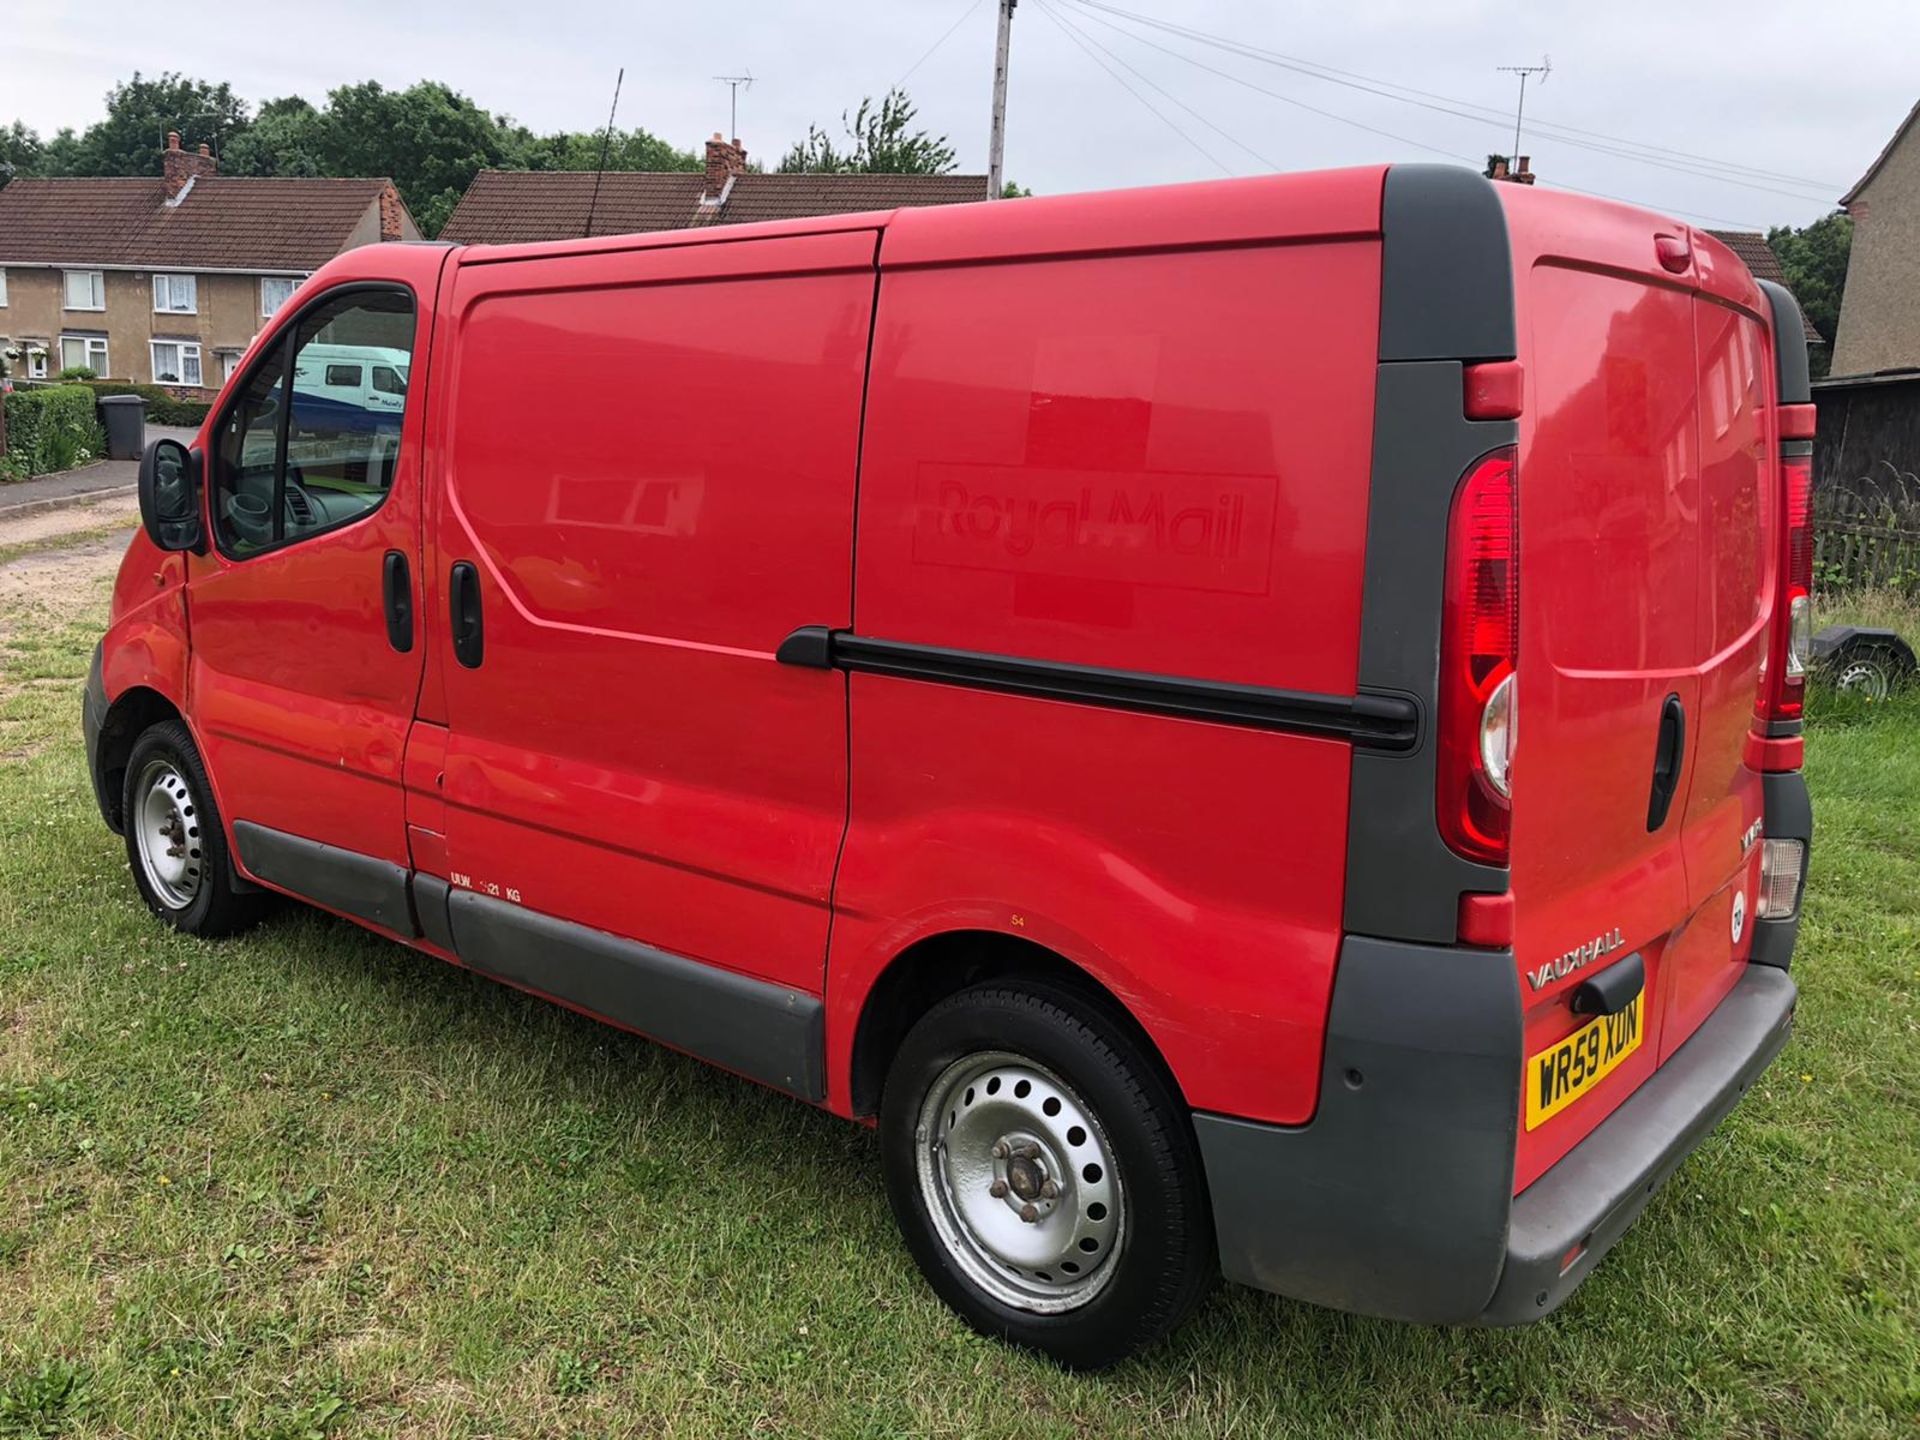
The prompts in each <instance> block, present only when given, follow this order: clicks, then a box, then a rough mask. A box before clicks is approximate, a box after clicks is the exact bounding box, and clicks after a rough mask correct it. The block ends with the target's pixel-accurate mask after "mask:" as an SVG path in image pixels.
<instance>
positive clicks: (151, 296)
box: [0, 133, 420, 395]
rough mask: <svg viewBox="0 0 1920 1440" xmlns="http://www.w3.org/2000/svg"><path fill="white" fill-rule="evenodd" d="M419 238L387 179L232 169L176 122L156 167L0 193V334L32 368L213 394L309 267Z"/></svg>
mask: <svg viewBox="0 0 1920 1440" xmlns="http://www.w3.org/2000/svg"><path fill="white" fill-rule="evenodd" d="M419 238H420V232H419V230H418V229H417V228H416V227H415V226H414V223H413V217H412V216H410V215H409V214H408V213H407V209H406V206H405V205H404V204H403V203H402V202H401V200H400V195H399V192H398V191H397V190H395V189H394V186H393V182H392V181H391V180H383V179H368V180H319V179H311V180H310V179H237V178H233V177H223V176H221V175H220V174H219V173H218V166H217V165H216V163H215V160H214V157H213V156H212V155H211V154H209V153H208V151H207V147H206V146H204V145H202V146H201V147H200V148H199V150H198V151H197V152H195V151H188V150H183V149H181V148H180V137H179V135H178V134H177V133H176V134H170V135H168V136H167V148H166V151H165V153H164V155H163V157H162V166H161V173H160V174H159V175H157V176H153V177H150V178H149V177H144V176H123V175H116V176H104V177H97V178H96V177H87V178H72V179H66V178H62V179H21V180H15V181H14V182H13V183H12V184H11V185H8V186H7V187H6V188H5V189H4V190H0V345H3V346H4V348H8V349H12V350H16V351H18V352H20V354H21V356H22V359H21V360H20V361H19V362H18V363H17V365H16V367H15V368H16V373H18V374H20V375H22V376H24V377H25V378H27V379H30V380H41V379H46V378H49V376H51V375H54V374H57V373H58V372H60V371H61V370H63V369H67V368H69V367H71V366H76V365H84V366H87V367H88V368H90V369H92V370H93V371H94V372H95V373H96V374H98V375H101V376H103V377H108V376H110V377H112V378H114V379H121V380H138V381H148V382H152V383H154V384H159V385H165V386H167V387H168V388H169V389H174V390H178V391H180V392H182V393H183V394H188V395H192V394H197V393H202V392H204V393H205V394H207V395H211V394H212V393H213V391H214V390H216V389H217V388H218V387H219V385H220V383H221V381H223V380H224V379H225V378H226V377H227V375H228V374H230V373H231V372H232V370H233V368H234V366H235V365H236V364H238V363H239V359H240V355H241V352H242V351H244V350H245V349H246V347H247V343H248V341H250V340H251V339H252V338H253V337H254V335H255V334H257V333H258V332H259V329H260V327H261V325H262V323H264V322H265V320H266V319H267V318H268V317H269V316H271V315H272V314H273V313H274V311H276V310H278V309H279V308H280V306H281V305H283V304H285V303H286V300H287V297H288V296H290V295H291V294H292V293H293V289H294V287H295V286H296V285H298V284H299V283H300V281H301V279H302V278H303V277H304V276H306V275H308V274H309V273H311V272H312V271H314V270H316V269H318V268H319V267H320V266H321V265H322V264H324V263H325V262H326V261H327V260H329V259H331V258H332V257H333V256H335V255H337V254H339V253H340V252H341V251H342V250H348V249H351V248H352V247H354V246H356V245H366V244H371V243H373V242H376V241H381V240H418V239H419Z"/></svg>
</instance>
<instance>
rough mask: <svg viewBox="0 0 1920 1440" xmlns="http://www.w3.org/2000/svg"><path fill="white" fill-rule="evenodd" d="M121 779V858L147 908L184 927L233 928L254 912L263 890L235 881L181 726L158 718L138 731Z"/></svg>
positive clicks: (217, 931) (202, 771) (203, 776)
mask: <svg viewBox="0 0 1920 1440" xmlns="http://www.w3.org/2000/svg"><path fill="white" fill-rule="evenodd" d="M122 783H123V784H124V785H125V787H126V788H125V790H124V791H123V792H122V796H121V811H120V813H121V815H122V816H124V817H125V819H124V823H123V826H122V828H123V829H124V830H125V831H126V841H127V864H128V866H129V867H131V869H132V870H133V883H134V884H135V885H136V886H138V887H139V890H140V898H141V899H143V900H145V901H146V902H147V908H148V909H149V910H151V911H153V913H154V914H155V915H157V916H159V917H160V918H161V919H162V920H164V921H165V922H166V923H167V924H169V925H171V926H173V928H174V929H176V930H182V931H185V932H186V933H187V934H189V935H206V936H216V935H231V934H233V933H234V932H235V931H237V930H244V929H245V928H246V927H247V926H249V925H251V924H253V923H254V922H255V921H256V920H258V919H259V918H260V916H261V915H262V914H263V913H264V912H265V908H266V904H267V897H266V896H265V895H263V894H261V893H260V892H258V891H254V890H248V891H244V892H243V891H241V890H239V889H238V888H237V887H238V880H237V877H236V876H235V874H234V870H233V866H232V864H231V863H230V862H229V860H228V857H227V836H226V831H225V830H224V829H222V828H221V825H220V813H219V811H218V810H217V809H215V808H214V803H213V787H212V786H211V785H209V784H208V783H207V771H206V767H205V766H204V765H202V764H201V763H200V752H199V751H198V750H196V749H195V748H194V744H193V737H192V736H190V735H189V734H187V728H186V726H184V725H182V724H181V723H180V722H179V721H177V720H163V721H161V722H160V723H159V724H157V725H153V726H150V727H149V728H148V729H147V730H145V731H144V732H142V734H141V736H140V738H139V739H138V740H136V741H134V742H133V752H132V754H131V755H129V756H128V758H127V773H126V778H125V780H124V781H123V782H122Z"/></svg>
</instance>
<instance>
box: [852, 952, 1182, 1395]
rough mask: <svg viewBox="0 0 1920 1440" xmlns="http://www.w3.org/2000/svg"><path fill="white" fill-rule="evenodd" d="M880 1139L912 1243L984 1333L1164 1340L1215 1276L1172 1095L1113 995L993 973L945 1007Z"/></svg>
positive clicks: (1137, 1344)
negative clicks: (1085, 994) (1122, 1020)
mask: <svg viewBox="0 0 1920 1440" xmlns="http://www.w3.org/2000/svg"><path fill="white" fill-rule="evenodd" d="M880 1133H881V1146H882V1155H883V1160H884V1163H885V1166H886V1172H887V1192H888V1195H889V1198H890V1199H891V1200H892V1202H893V1210H894V1215H895V1217H896V1218H897V1219H898V1220H899V1223H900V1229H901V1232H902V1234H903V1235H904V1236H905V1238H906V1242H907V1247H908V1249H909V1250H910V1251H912V1253H913V1256H914V1259H915V1260H916V1261H917V1262H918V1263H919V1266H920V1269H921V1271H922V1272H923V1273H924V1274H925V1275H926V1277H927V1280H928V1282H929V1283H930V1284H932V1286H933V1288H934V1290H935V1291H937V1292H938V1293H939V1295H940V1296H941V1298H942V1299H944V1300H945V1301H946V1302H947V1303H948V1304H949V1305H951V1306H952V1307H953V1308H954V1309H955V1310H957V1311H958V1312H959V1313H960V1314H961V1315H962V1316H964V1317H965V1318H966V1319H967V1321H968V1322H969V1323H971V1324H972V1325H973V1326H974V1328H975V1329H977V1330H980V1331H981V1332H982V1333H984V1334H987V1335H992V1336H995V1337H997V1338H1000V1339H1005V1340H1010V1341H1013V1342H1014V1343H1016V1344H1020V1345H1026V1346H1029V1347H1031V1348H1033V1349H1035V1350H1039V1351H1041V1352H1043V1353H1045V1354H1047V1355H1050V1356H1052V1357H1053V1358H1054V1359H1055V1360H1058V1361H1059V1362H1061V1363H1062V1364H1065V1365H1069V1366H1073V1367H1075V1368H1078V1369H1095V1368H1099V1367H1101V1366H1105V1365H1111V1364H1113V1363H1115V1362H1116V1361H1119V1360H1122V1359H1124V1358H1126V1357H1127V1356H1128V1355H1131V1354H1133V1353H1134V1352H1135V1351H1136V1350H1139V1349H1140V1348H1142V1347H1143V1346H1145V1345H1148V1344H1150V1343H1152V1342H1153V1341H1155V1340H1157V1339H1159V1338H1160V1337H1161V1336H1163V1335H1165V1334H1166V1333H1167V1332H1168V1331H1169V1330H1171V1329H1173V1327H1174V1326H1175V1325H1177V1324H1179V1322H1180V1321H1181V1320H1182V1319H1183V1318H1184V1317H1185V1316H1186V1314H1187V1312H1188V1311H1189V1310H1191V1309H1192V1308H1193V1306H1194V1304H1195V1303H1196V1302H1197V1301H1198V1300H1199V1299H1200V1297H1201V1296H1202V1295H1203V1294H1204V1293H1205V1291H1206V1288H1207V1285H1208V1283H1209V1282H1210V1281H1211V1279H1212V1277H1213V1274H1214V1270H1215V1263H1216V1262H1215V1258H1214V1250H1213V1229H1212V1223H1211V1217H1210V1215H1209V1212H1208V1207H1207V1199H1206V1193H1205V1187H1204V1184H1203V1183H1202V1180H1201V1173H1200V1163H1199V1156H1198V1153H1197V1150H1196V1147H1195V1145H1194V1141H1193V1136H1192V1131H1191V1127H1190V1126H1189V1124H1188V1121H1187V1118H1186V1115H1185V1113H1184V1111H1183V1109H1182V1107H1181V1105H1180V1103H1179V1100H1178V1098H1177V1097H1176V1096H1175V1095H1174V1094H1173V1093H1172V1089H1171V1087H1170V1086H1169V1085H1168V1084H1167V1082H1166V1081H1165V1080H1164V1079H1163V1078H1162V1077H1161V1074H1160V1072H1159V1070H1158V1068H1157V1067H1156V1066H1155V1065H1154V1064H1153V1063H1152V1061H1151V1060H1150V1059H1149V1058H1148V1056H1146V1055H1145V1054H1143V1053H1142V1051H1141V1048H1140V1047H1139V1045H1138V1044H1137V1043H1136V1042H1135V1041H1134V1040H1133V1038H1132V1037H1131V1036H1130V1035H1129V1034H1128V1033H1127V1032H1126V1030H1125V1029H1124V1028H1123V1027H1122V1026H1121V1025H1119V1024H1116V1023H1114V1019H1113V1017H1111V1016H1108V1015H1105V1014H1104V1013H1103V1007H1099V1006H1096V1005H1093V1004H1090V1003H1088V1002H1086V1001H1084V1000H1082V999H1081V998H1080V997H1078V996H1075V995H1072V994H1070V993H1068V992H1066V991H1064V990H1057V989H1055V988H1053V987H1051V986H1045V985H1042V984H1040V983H1037V982H1036V983H1033V984H1030V985H1021V984H1014V983H1003V982H996V983H993V984H989V985H982V986H978V987H976V988H974V989H970V990H964V991H961V992H960V993H959V994H957V995H953V996H951V997H949V998H948V999H946V1000H944V1001H942V1002H941V1003H940V1004H938V1005H936V1006H935V1007H934V1008H933V1009H932V1010H930V1011H928V1012H927V1014H926V1015H925V1016H924V1017H923V1018H922V1019H921V1020H920V1022H919V1023H918V1024H917V1025H915V1026H914V1028H913V1029H912V1031H910V1032H909V1033H908V1035H907V1037H906V1039H905V1041H904V1042H903V1043H902V1044H901V1047H900V1052H899V1054H898V1055H897V1056H896V1057H895V1060H894V1063H893V1066H892V1068H891V1069H890V1070H889V1072H888V1075H887V1082H886V1090H885V1094H884V1096H883V1098H882V1102H881V1111H880Z"/></svg>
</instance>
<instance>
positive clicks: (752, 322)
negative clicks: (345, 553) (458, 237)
mask: <svg viewBox="0 0 1920 1440" xmlns="http://www.w3.org/2000/svg"><path fill="white" fill-rule="evenodd" d="M873 253H874V237H873V234H872V232H871V231H841V232H838V233H829V234H819V235H805V236H791V237H781V238H777V239H768V240H749V241H729V242H727V243H712V242H709V243H697V244H670V245H659V244H652V245H644V246H641V245H637V246H635V247H634V248H632V249H629V250H625V251H617V252H614V253H601V254H597V255H592V256H560V257H546V258H541V259H537V260H519V261H505V262H493V263H487V262H484V261H482V262H480V263H474V262H468V263H466V264H464V265H463V266H462V268H461V269H460V271H459V275H458V279H457V281H456V282H455V291H454V299H453V304H452V307H451V308H452V316H451V324H452V326H453V327H454V333H453V338H452V343H451V344H450V345H449V346H448V349H447V352H446V353H447V355H448V357H449V361H450V373H449V376H448V379H447V383H448V385H449V387H450V389H449V395H448V405H447V410H446V417H445V419H446V434H447V436H448V449H447V452H446V457H445V458H446V464H445V467H444V471H445V476H446V481H445V493H444V496H443V498H442V500H441V503H440V505H439V507H438V511H437V514H436V516H435V517H434V519H433V521H432V524H433V526H434V545H433V550H434V554H435V556H436V558H435V565H436V570H437V573H436V574H435V575H434V576H433V577H432V582H431V583H432V584H434V585H435V586H436V587H438V590H437V596H438V598H439V600H440V601H441V602H442V604H443V605H446V606H448V607H450V610H451V613H450V614H448V615H447V617H446V620H445V622H444V626H445V630H446V634H445V636H444V637H436V643H446V642H450V644H451V652H450V653H449V655H448V657H447V661H446V664H445V666H444V676H445V716H446V723H447V726H448V736H447V752H446V761H445V785H444V793H445V801H446V821H445V823H446V842H447V868H448V871H449V875H448V877H447V878H448V879H449V880H450V881H451V883H452V885H453V887H454V892H455V894H454V910H453V915H454V924H453V934H454V938H455V940H456V941H458V942H459V945H460V949H461V953H462V955H463V957H467V958H470V959H471V958H472V957H471V955H470V954H469V950H470V944H471V942H472V941H473V939H474V935H475V933H476V932H475V930H474V928H473V927H475V926H479V925H496V926H498V927H501V928H503V929H506V930H512V931H513V932H514V933H515V935H516V936H518V937H519V938H518V939H517V940H516V941H515V942H514V943H515V944H516V945H517V946H518V950H517V952H516V953H517V954H518V956H519V958H518V959H516V960H515V961H514V966H515V969H514V970H513V973H511V974H510V975H509V977H508V978H511V979H514V980H516V981H517V982H518V983H523V984H526V985H527V986H529V987H530V988H533V989H537V990H541V991H544V992H545V993H548V994H551V995H554V996H556V997H558V998H561V999H564V1000H571V1001H574V1002H575V1003H579V1004H581V1005H583V1006H585V1007H586V1008H588V1009H591V1010H595V1011H596V1012H598V1013H601V1014H604V1015H607V1016H608V1017H609V1018H611V1019H614V1020H616V1021H620V1022H622V1023H626V1024H630V1025H632V1026H634V1028H637V1029H641V1030H645V1031H648V1032H649V1033H654V1034H656V1035H658V1036H659V1037H660V1038H662V1039H665V1040H668V1041H669V1042H671V1043H681V1044H684V1045H686V1047H687V1048H694V1049H700V1048H702V1045H701V1044H699V1043H695V1042H694V1041H693V1040H692V1039H690V1038H688V1037H687V1036H685V1035H682V1034H680V1033H679V1032H674V1031H672V1030H671V1029H664V1030H663V1029H661V1028H659V1027H657V1026H656V1025H655V1024H654V1023H653V1020H652V1019H651V1017H650V1013H649V1012H648V1008H647V1002H646V1001H645V999H644V997H643V998H642V999H640V1000H638V1001H636V1002H635V1008H633V1009H631V1010H629V1009H627V1008H623V1007H624V1005H625V1002H624V1001H623V1000H622V999H621V997H620V996H618V995H612V994H609V993H608V992H606V991H605V990H595V989H594V984H595V982H593V981H592V979H591V976H590V975H589V974H588V972H589V971H592V970H593V969H594V966H595V963H596V962H594V961H593V960H592V959H591V957H590V956H589V957H588V958H585V959H582V958H581V957H582V955H583V954H585V952H584V951H580V950H579V946H581V945H585V946H586V947H588V949H591V948H592V947H593V946H603V948H604V944H603V940H601V939H593V938H591V937H585V938H583V937H582V936H581V934H580V933H579V930H555V929H553V928H552V927H547V926H546V922H545V921H544V920H540V921H539V923H538V924H535V923H533V922H531V921H528V920H526V919H525V918H524V917H525V916H526V915H527V914H528V913H529V912H538V916H540V917H555V918H557V919H558V920H560V921H564V922H569V923H570V924H571V925H572V926H574V927H580V928H581V929H584V930H586V931H593V932H605V934H606V935H607V936H611V937H615V939H616V940H627V941H633V942H638V944H639V946H641V947H643V948H642V949H629V950H623V949H620V948H619V947H618V946H617V945H616V946H615V947H614V948H612V949H611V950H606V951H605V953H608V954H613V955H615V956H626V957H629V958H633V957H639V959H638V960H636V963H643V964H644V965H656V964H657V965H659V966H666V967H668V969H669V970H671V967H672V966H673V965H681V964H682V962H684V961H686V960H693V961H698V962H703V963H704V964H706V965H708V966H712V967H718V968H720V969H725V970H731V971H735V972H739V973H741V974H743V975H746V976H751V977H754V978H755V979H756V980H759V981H765V982H770V983H771V985H772V986H779V987H791V988H792V989H793V990H798V991H803V992H815V993H817V992H818V991H819V990H820V988H821V983H822V969H823V965H824V961H825V954H826V942H827V922H828V904H829V898H830V891H831V885H832V878H833V867H834V860H835V857H836V855H837V853H838V850H839V845H840V840H841V835H842V832H843V830H844V828H845V823H846V800H847V706H846V682H845V677H844V676H842V675H840V674H838V673H837V672H831V671H823V670H817V669H807V668H797V667H794V666H790V665H782V664H779V663H777V662H776V660H775V658H774V656H775V652H776V650H777V649H778V648H779V646H780V643H781V641H782V640H783V639H784V638H785V637H786V636H787V635H788V634H789V632H791V631H792V630H794V629H795V628H796V627H798V626H802V625H808V624H814V625H845V624H847V623H848V622H849V620H850V618H851V586H852V556H853V505H854V474H855V464H856V460H857V455H858V441H859V421H860V405H861V395H862V389H863V386H864V383H865V367H866V357H867V330H868V326H869V323H870V320H871V317H872V313H873V293H874V271H873ZM463 890H464V891H469V892H473V893H474V894H477V895H478V896H480V897H484V903H481V904H478V905H476V904H475V902H474V901H473V899H472V897H471V896H469V897H468V899H467V900H466V901H465V902H464V903H463V902H462V900H461V897H460V894H459V892H460V891H463ZM503 907H513V908H511V909H509V908H503ZM463 916H464V917H465V919H464V920H463ZM536 918H538V917H536ZM463 924H465V925H466V926H467V929H466V930H465V932H464V933H463V930H462V925H463ZM543 927H545V928H543ZM555 935H558V936H561V937H563V940H562V941H559V942H555V943H553V944H549V943H547V941H546V940H545V939H543V938H542V937H550V936H555ZM566 937H570V938H566ZM569 946H572V947H573V948H571V949H570V948H569ZM594 953H595V954H599V953H601V952H600V951H594ZM661 957H665V958H661ZM482 968H488V967H487V966H486V965H485V964H484V963H483V965H482ZM671 973H672V974H674V975H684V974H685V973H686V972H685V970H684V967H683V968H682V970H679V971H672V972H671ZM690 983H693V984H695V985H698V984H701V983H704V982H701V981H699V980H698V978H697V973H696V979H695V980H694V981H693V982H690ZM714 993H715V994H716V995H717V996H720V997H721V998H722V999H724V997H725V995H726V994H729V993H731V992H727V991H725V990H724V989H722V990H720V991H715V992H714ZM751 993H752V994H753V995H756V996H758V995H760V994H761V992H758V991H755V992H751ZM783 993H784V992H783ZM762 998H764V997H762ZM776 1008H777V1007H776ZM712 1018H713V1019H714V1020H715V1022H716V1023H719V1024H723V1025H724V1024H726V1023H728V1017H727V1016H726V1015H724V1014H718V1015H716V1016H714V1017H712ZM743 1023H744V1022H743ZM707 1053H710V1054H714V1057H715V1058H718V1059H720V1060H721V1061H722V1063H734V1062H733V1061H730V1060H729V1059H728V1057H727V1055H726V1054H724V1053H716V1052H715V1051H714V1050H713V1049H712V1048H711V1047H708V1050H707ZM734 1068H743V1069H748V1070H749V1071H751V1067H750V1066H748V1065H745V1064H743V1063H742V1064H735V1065H734ZM762 1078H769V1077H766V1076H763V1077H762ZM771 1079H772V1082H773V1083H781V1077H780V1076H778V1075H774V1076H772V1077H771ZM794 1088H800V1087H794Z"/></svg>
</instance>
